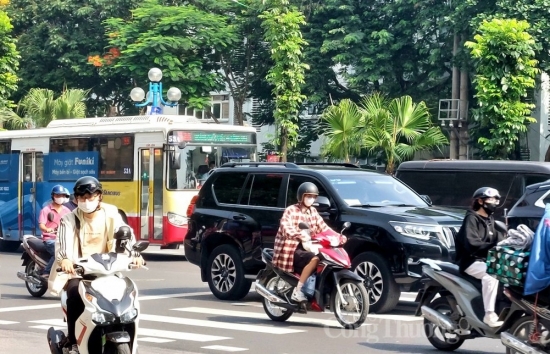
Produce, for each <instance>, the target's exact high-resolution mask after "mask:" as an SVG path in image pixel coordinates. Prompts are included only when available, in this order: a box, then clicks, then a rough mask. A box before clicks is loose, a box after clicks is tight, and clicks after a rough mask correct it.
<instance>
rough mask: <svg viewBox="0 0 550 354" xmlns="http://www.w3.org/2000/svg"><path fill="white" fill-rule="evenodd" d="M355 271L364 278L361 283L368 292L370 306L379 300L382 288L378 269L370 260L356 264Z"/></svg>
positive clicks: (382, 283)
mask: <svg viewBox="0 0 550 354" xmlns="http://www.w3.org/2000/svg"><path fill="white" fill-rule="evenodd" d="M355 273H357V274H358V275H359V276H361V277H362V278H363V279H364V281H363V283H364V284H365V288H366V289H367V291H368V292H369V303H370V305H371V306H372V305H374V304H375V303H377V302H378V300H380V297H381V296H382V291H383V290H384V282H383V280H382V273H381V272H380V269H378V267H377V266H376V265H375V264H373V263H371V262H363V263H359V264H358V265H357V268H355Z"/></svg>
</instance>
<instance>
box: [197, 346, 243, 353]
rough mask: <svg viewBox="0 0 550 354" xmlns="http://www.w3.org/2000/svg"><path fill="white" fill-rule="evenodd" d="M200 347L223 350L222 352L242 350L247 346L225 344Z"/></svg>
mask: <svg viewBox="0 0 550 354" xmlns="http://www.w3.org/2000/svg"><path fill="white" fill-rule="evenodd" d="M201 349H210V350H223V351H224V352H242V351H245V350H248V349H247V348H237V347H228V346H226V345H209V346H208V347H201Z"/></svg>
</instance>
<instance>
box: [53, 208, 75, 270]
mask: <svg viewBox="0 0 550 354" xmlns="http://www.w3.org/2000/svg"><path fill="white" fill-rule="evenodd" d="M69 216H70V215H65V216H64V217H63V218H61V222H60V224H59V229H58V232H57V239H56V241H55V259H56V260H57V262H58V263H59V264H61V261H62V260H63V259H65V258H66V259H69V260H74V259H75V258H78V257H75V256H74V254H73V253H74V242H75V240H74V239H75V236H76V235H75V230H74V227H73V225H72V223H71V222H70V220H69Z"/></svg>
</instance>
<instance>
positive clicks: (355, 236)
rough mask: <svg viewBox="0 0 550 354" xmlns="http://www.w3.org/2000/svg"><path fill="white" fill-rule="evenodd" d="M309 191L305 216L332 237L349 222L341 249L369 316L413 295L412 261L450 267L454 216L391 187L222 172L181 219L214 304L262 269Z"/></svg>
mask: <svg viewBox="0 0 550 354" xmlns="http://www.w3.org/2000/svg"><path fill="white" fill-rule="evenodd" d="M304 182H313V183H315V184H316V185H317V187H318V188H319V197H318V198H317V201H316V204H315V207H316V208H317V210H318V211H319V213H320V214H321V216H323V218H324V219H325V220H326V222H327V224H328V225H329V226H331V227H332V228H333V229H334V230H340V229H341V227H342V225H343V223H344V222H346V221H349V222H351V228H349V229H348V230H347V231H346V235H347V237H348V242H347V243H346V244H345V246H344V247H345V249H346V251H347V252H348V253H349V255H350V257H351V259H352V266H353V269H354V270H355V272H357V273H358V274H359V275H361V276H363V277H364V278H365V285H366V287H367V290H369V293H370V304H371V305H370V311H371V312H378V313H382V312H387V311H390V310H392V309H393V308H394V307H395V305H396V304H397V301H398V300H399V296H400V293H401V290H405V291H416V290H418V286H420V281H419V280H420V274H422V273H421V267H420V265H419V263H418V259H419V258H432V259H440V260H447V261H452V260H453V259H454V255H455V247H454V235H455V234H456V232H457V231H458V229H459V228H460V225H461V224H462V219H463V217H464V211H461V210H457V209H449V208H436V207H431V206H430V205H429V204H428V202H426V200H425V199H424V198H422V197H421V196H419V195H418V194H417V193H416V192H414V191H413V190H411V189H410V188H409V187H407V186H406V185H404V184H403V183H401V182H400V181H399V180H397V179H396V178H393V177H392V176H389V175H387V174H383V173H379V172H375V171H371V170H364V169H360V168H358V167H356V166H355V165H351V164H294V163H265V162H259V163H254V162H248V163H227V164H224V165H223V166H222V167H220V168H218V169H216V170H215V171H214V172H213V173H212V174H211V175H210V176H209V177H208V179H207V180H206V182H205V184H204V186H203V187H202V188H201V190H200V192H199V194H198V195H197V196H196V197H195V198H193V201H192V202H191V203H192V204H191V205H190V206H189V208H188V210H187V216H188V217H189V225H188V227H189V229H188V232H187V235H186V237H185V240H184V247H185V255H186V257H187V259H188V260H189V262H191V263H193V264H196V265H198V266H199V267H200V269H201V278H202V280H203V281H208V285H209V286H210V289H211V291H212V293H214V295H215V296H216V297H218V298H219V299H223V300H237V299H240V298H242V297H244V296H245V295H246V294H247V293H248V291H249V290H250V286H251V282H252V280H254V279H255V277H256V274H257V273H258V271H259V270H261V269H263V268H264V263H263V262H262V260H261V249H262V248H263V247H267V248H273V244H274V241H275V235H276V234H277V230H278V228H279V220H280V219H281V217H282V215H283V212H284V210H285V208H286V207H287V206H289V205H291V204H295V203H296V202H297V200H296V191H297V189H298V186H300V184H302V183H304Z"/></svg>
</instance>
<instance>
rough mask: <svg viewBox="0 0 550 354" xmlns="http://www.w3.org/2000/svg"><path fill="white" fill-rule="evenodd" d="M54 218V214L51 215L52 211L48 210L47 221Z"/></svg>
mask: <svg viewBox="0 0 550 354" xmlns="http://www.w3.org/2000/svg"><path fill="white" fill-rule="evenodd" d="M54 218H55V215H53V212H51V211H50V212H49V213H48V221H49V222H52V221H53V220H54Z"/></svg>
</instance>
